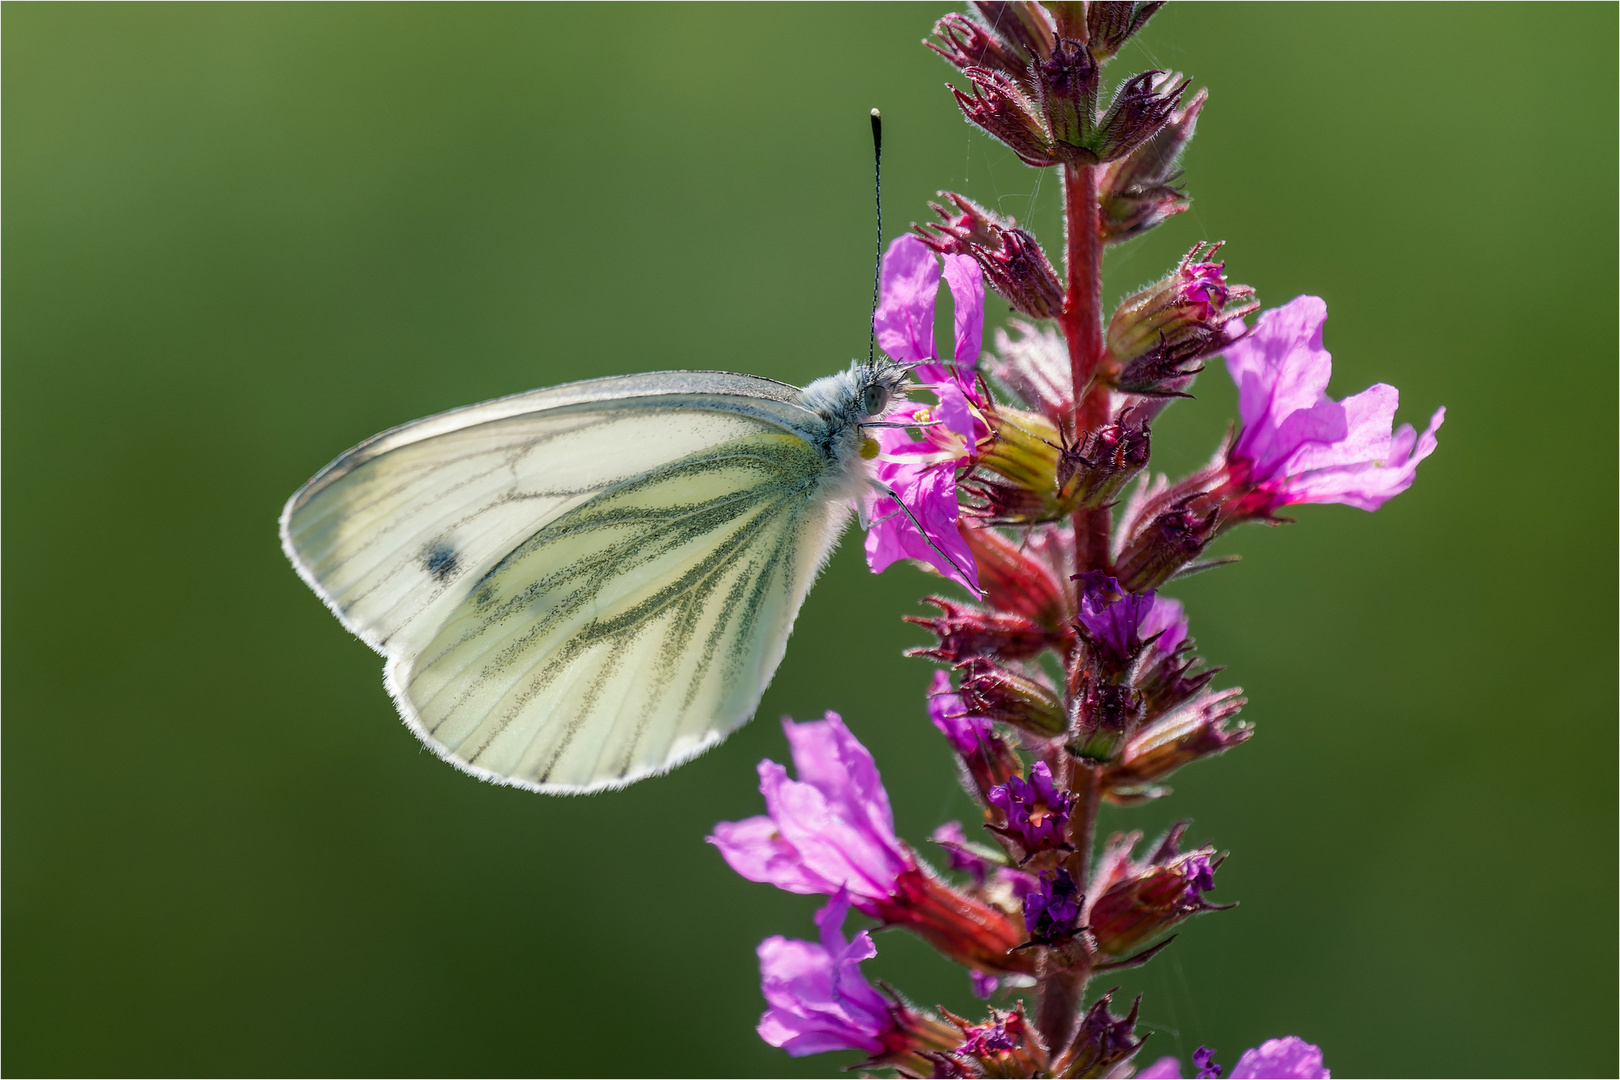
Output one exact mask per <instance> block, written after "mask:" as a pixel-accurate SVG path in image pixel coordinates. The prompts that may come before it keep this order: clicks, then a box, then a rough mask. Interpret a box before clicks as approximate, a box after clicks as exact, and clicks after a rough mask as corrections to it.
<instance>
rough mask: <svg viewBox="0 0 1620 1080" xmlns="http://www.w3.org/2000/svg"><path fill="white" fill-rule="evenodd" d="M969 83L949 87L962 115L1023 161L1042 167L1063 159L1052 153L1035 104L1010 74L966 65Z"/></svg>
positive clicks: (964, 71)
mask: <svg viewBox="0 0 1620 1080" xmlns="http://www.w3.org/2000/svg"><path fill="white" fill-rule="evenodd" d="M962 74H963V75H965V76H967V78H968V81H969V82H971V83H972V86H971V87H970V88H969V90H968V92H966V93H964V92H962V91H961V90H958V89H957V88H956V87H954V86H952V87H951V93H952V94H953V95H954V96H955V97H956V104H957V105H958V106H960V107H961V109H962V115H964V116H966V117H967V118H968V121H969V122H970V123H973V124H977V125H978V126H979V127H981V128H983V129H984V130H985V131H986V132H988V133H989V134H990V135H992V136H994V137H995V138H997V139H1000V140H1001V141H1002V142H1004V143H1006V144H1007V147H1008V148H1009V149H1010V150H1012V152H1013V153H1015V154H1017V155H1018V157H1019V160H1021V161H1023V162H1024V164H1026V165H1033V166H1035V167H1037V168H1041V167H1044V166H1047V165H1057V164H1060V163H1061V161H1062V160H1063V159H1062V158H1060V157H1056V156H1054V154H1053V148H1052V140H1051V136H1050V134H1049V133H1048V132H1047V130H1046V128H1045V127H1044V126H1043V125H1042V123H1041V121H1040V118H1039V116H1038V115H1037V114H1038V109H1037V106H1036V105H1035V103H1034V102H1032V101H1031V100H1030V99H1029V97H1028V95H1026V94H1025V93H1024V91H1023V89H1022V88H1021V87H1019V85H1018V83H1017V82H1015V81H1014V80H1013V79H1012V77H1011V76H1008V75H1004V74H1002V73H1001V72H999V71H995V70H993V69H991V68H981V67H970V68H965V69H963V71H962Z"/></svg>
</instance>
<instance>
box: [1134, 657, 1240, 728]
mask: <svg viewBox="0 0 1620 1080" xmlns="http://www.w3.org/2000/svg"><path fill="white" fill-rule="evenodd" d="M1222 670H1224V669H1222V668H1220V667H1204V666H1203V661H1202V660H1200V659H1199V658H1198V654H1197V653H1195V652H1194V651H1193V647H1192V643H1191V642H1189V641H1178V642H1176V643H1175V644H1173V645H1172V646H1170V648H1169V649H1168V651H1167V650H1166V649H1165V648H1163V643H1162V642H1161V647H1160V648H1159V650H1158V651H1157V652H1156V653H1155V654H1154V656H1153V657H1151V658H1150V659H1149V662H1148V663H1147V665H1146V666H1145V667H1144V668H1143V669H1142V670H1141V672H1140V674H1138V676H1137V678H1136V686H1137V689H1139V690H1141V691H1142V707H1143V710H1144V712H1145V714H1146V715H1145V719H1146V720H1148V721H1150V722H1151V721H1153V720H1155V719H1156V718H1158V717H1160V716H1163V715H1164V714H1165V713H1168V712H1170V711H1171V710H1173V709H1177V708H1180V707H1181V705H1182V703H1183V702H1185V701H1187V700H1188V699H1190V698H1191V697H1192V696H1193V695H1194V694H1196V693H1198V692H1199V691H1200V690H1202V689H1203V688H1204V687H1206V686H1208V685H1209V681H1210V680H1211V679H1213V678H1214V677H1215V676H1216V675H1217V674H1218V673H1219V672H1221V671H1222Z"/></svg>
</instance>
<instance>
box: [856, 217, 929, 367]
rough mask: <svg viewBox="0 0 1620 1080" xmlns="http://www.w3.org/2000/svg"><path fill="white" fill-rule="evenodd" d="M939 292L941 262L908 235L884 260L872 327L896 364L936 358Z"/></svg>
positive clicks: (878, 340) (894, 245) (899, 241)
mask: <svg viewBox="0 0 1620 1080" xmlns="http://www.w3.org/2000/svg"><path fill="white" fill-rule="evenodd" d="M938 292H939V260H938V259H937V258H936V257H935V256H934V253H933V252H932V251H930V250H929V249H928V245H927V244H924V243H923V242H922V241H921V240H919V239H917V238H916V237H915V236H912V235H910V234H909V233H908V234H907V235H905V236H902V237H900V238H899V239H897V240H896V241H895V242H894V243H892V244H890V245H889V250H888V253H887V254H885V255H884V256H883V273H882V277H881V286H880V288H879V293H878V294H879V300H878V309H877V314H876V315H874V316H873V318H872V327H873V329H874V330H876V332H877V342H878V345H879V346H881V347H882V349H883V351H884V352H886V353H888V354H889V355H890V356H891V357H893V358H894V359H895V360H898V361H900V362H901V363H909V362H912V361H917V360H929V359H932V358H934V357H935V356H936V355H938V354H937V353H935V352H934V297H935V296H936V295H937V294H938Z"/></svg>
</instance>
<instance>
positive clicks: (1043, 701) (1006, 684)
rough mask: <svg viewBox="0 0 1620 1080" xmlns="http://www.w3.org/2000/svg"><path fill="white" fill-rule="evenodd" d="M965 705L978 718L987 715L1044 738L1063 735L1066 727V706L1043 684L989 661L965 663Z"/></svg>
mask: <svg viewBox="0 0 1620 1080" xmlns="http://www.w3.org/2000/svg"><path fill="white" fill-rule="evenodd" d="M960 670H961V671H962V688H961V694H962V703H963V704H964V705H965V706H966V707H967V708H968V710H969V711H970V712H972V713H974V714H975V715H977V716H987V717H990V718H992V719H994V720H999V721H1001V722H1003V723H1007V724H1011V725H1012V726H1013V727H1016V728H1022V729H1023V730H1025V731H1028V732H1030V733H1032V734H1034V735H1037V736H1040V737H1042V738H1051V737H1052V736H1054V735H1061V734H1062V733H1063V730H1064V728H1065V727H1066V726H1067V718H1066V717H1065V716H1064V713H1063V703H1062V702H1060V701H1059V700H1058V698H1057V695H1056V694H1054V693H1053V692H1052V691H1051V690H1050V689H1049V688H1048V687H1047V686H1046V685H1045V684H1044V681H1039V682H1038V681H1036V679H1033V678H1029V677H1026V676H1024V675H1020V674H1017V673H1016V672H1014V671H1012V670H1010V669H1009V668H1007V667H1004V666H1002V665H1000V664H996V663H993V662H991V661H989V660H983V659H976V660H969V661H968V662H967V663H965V664H963V665H962V667H961V669H960Z"/></svg>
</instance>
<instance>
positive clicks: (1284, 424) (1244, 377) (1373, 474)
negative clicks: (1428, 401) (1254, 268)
mask: <svg viewBox="0 0 1620 1080" xmlns="http://www.w3.org/2000/svg"><path fill="white" fill-rule="evenodd" d="M1326 320H1327V305H1326V304H1324V303H1323V302H1322V300H1321V299H1320V298H1319V297H1315V296H1300V297H1296V298H1295V299H1294V300H1292V301H1290V302H1289V303H1288V304H1286V305H1284V306H1283V307H1280V308H1273V309H1272V310H1270V311H1267V312H1265V313H1264V314H1263V315H1261V316H1260V319H1259V321H1258V322H1257V323H1256V325H1255V327H1254V330H1253V332H1251V333H1250V334H1249V335H1248V336H1247V337H1245V338H1243V339H1242V340H1240V341H1238V342H1235V343H1233V344H1231V345H1228V346H1226V350H1225V351H1226V369H1227V371H1228V372H1230V373H1231V376H1232V381H1233V382H1234V383H1236V384H1237V388H1238V412H1239V414H1240V416H1241V417H1242V420H1243V427H1242V430H1241V432H1240V433H1239V434H1238V437H1237V440H1236V442H1234V443H1233V444H1232V447H1231V449H1230V450H1229V451H1228V452H1227V472H1228V474H1229V476H1230V480H1229V483H1230V485H1231V486H1232V488H1233V489H1235V490H1236V491H1238V492H1241V494H1239V495H1238V496H1237V502H1238V505H1237V506H1236V507H1235V508H1234V509H1235V511H1236V515H1237V516H1252V517H1266V516H1269V515H1270V514H1271V513H1272V512H1274V511H1275V510H1277V509H1279V508H1281V507H1283V506H1288V505H1290V504H1293V503H1344V504H1345V505H1346V506H1354V507H1357V508H1359V509H1362V510H1376V509H1378V508H1379V507H1380V506H1382V505H1383V504H1384V503H1385V502H1387V501H1389V500H1390V499H1391V498H1393V497H1395V496H1396V495H1398V494H1400V493H1401V492H1403V491H1405V490H1406V489H1407V488H1409V487H1411V486H1412V480H1413V478H1414V477H1415V476H1416V475H1417V466H1418V462H1420V461H1422V460H1423V459H1424V458H1426V457H1428V456H1429V455H1430V454H1432V453H1434V450H1435V447H1436V445H1437V441H1436V439H1435V432H1436V431H1438V430H1439V428H1440V425H1441V424H1442V423H1443V422H1444V421H1445V418H1446V410H1445V408H1444V407H1443V406H1442V407H1441V408H1440V409H1437V410H1436V411H1435V414H1434V416H1433V417H1432V418H1431V419H1430V420H1429V427H1428V430H1426V431H1425V432H1423V434H1422V435H1421V436H1420V435H1418V434H1417V433H1416V432H1415V431H1414V430H1413V429H1412V426H1411V425H1410V424H1402V425H1401V428H1400V430H1399V431H1395V432H1393V433H1392V432H1391V430H1390V429H1391V428H1392V426H1393V425H1394V421H1395V408H1396V405H1397V404H1398V403H1399V400H1400V395H1399V392H1398V391H1397V390H1396V389H1395V388H1394V387H1393V386H1389V385H1387V384H1385V383H1376V384H1374V385H1373V386H1370V387H1368V388H1367V389H1366V390H1363V391H1362V392H1361V393H1359V394H1355V395H1353V396H1351V397H1348V398H1345V399H1344V400H1343V401H1334V400H1333V399H1331V398H1329V397H1328V396H1327V385H1328V378H1329V376H1331V375H1332V373H1333V358H1332V357H1331V356H1330V355H1329V354H1328V351H1327V350H1326V349H1325V348H1323V347H1322V324H1323V323H1324V322H1325V321H1326Z"/></svg>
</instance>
